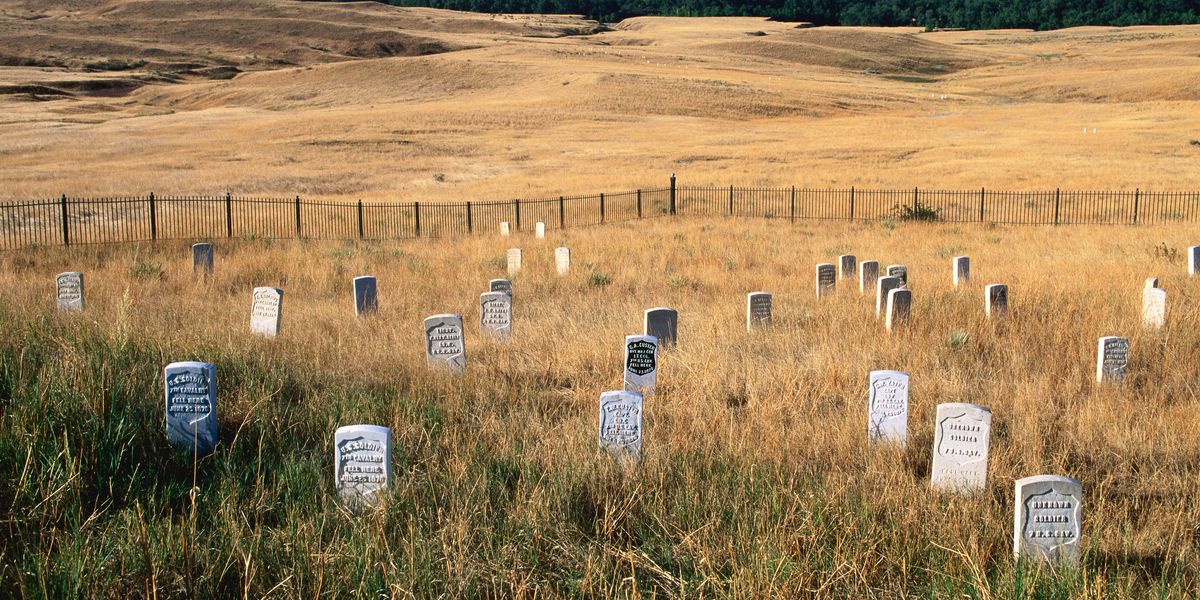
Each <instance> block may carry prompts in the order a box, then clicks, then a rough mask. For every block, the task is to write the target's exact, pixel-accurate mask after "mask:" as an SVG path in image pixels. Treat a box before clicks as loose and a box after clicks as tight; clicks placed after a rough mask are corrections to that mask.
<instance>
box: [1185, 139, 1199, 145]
mask: <svg viewBox="0 0 1200 600" xmlns="http://www.w3.org/2000/svg"><path fill="white" fill-rule="evenodd" d="M1188 143H1189V144H1191V145H1193V146H1200V140H1191V141H1189V142H1188Z"/></svg>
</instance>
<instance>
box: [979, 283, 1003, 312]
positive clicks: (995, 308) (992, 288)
mask: <svg viewBox="0 0 1200 600" xmlns="http://www.w3.org/2000/svg"><path fill="white" fill-rule="evenodd" d="M1007 313H1008V286H1007V285H1004V284H1003V283H993V284H991V285H989V286H987V287H985V288H983V314H985V315H987V317H988V318H989V319H990V318H992V317H1002V316H1004V315H1005V314H1007Z"/></svg>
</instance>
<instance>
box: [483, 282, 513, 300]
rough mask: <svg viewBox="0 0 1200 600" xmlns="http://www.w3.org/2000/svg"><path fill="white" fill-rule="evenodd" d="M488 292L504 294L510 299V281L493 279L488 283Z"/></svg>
mask: <svg viewBox="0 0 1200 600" xmlns="http://www.w3.org/2000/svg"><path fill="white" fill-rule="evenodd" d="M488 290H490V291H493V292H504V293H505V294H508V295H509V296H510V297H511V296H512V293H513V292H512V280H511V279H493V280H491V281H489V282H488Z"/></svg>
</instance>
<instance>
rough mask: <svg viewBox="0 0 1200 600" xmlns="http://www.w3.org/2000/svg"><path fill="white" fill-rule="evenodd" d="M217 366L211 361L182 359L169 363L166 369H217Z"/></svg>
mask: <svg viewBox="0 0 1200 600" xmlns="http://www.w3.org/2000/svg"><path fill="white" fill-rule="evenodd" d="M215 368H216V367H214V366H213V365H212V364H211V363H206V362H200V361H198V360H185V361H180V362H173V363H171V364H169V365H167V367H166V370H168V371H169V370H178V369H215Z"/></svg>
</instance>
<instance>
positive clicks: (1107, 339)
mask: <svg viewBox="0 0 1200 600" xmlns="http://www.w3.org/2000/svg"><path fill="white" fill-rule="evenodd" d="M1114 340H1124V341H1126V342H1128V341H1129V340H1127V339H1125V338H1123V337H1121V336H1119V335H1106V336H1104V337H1102V338H1100V343H1101V344H1104V343H1106V342H1111V341H1114Z"/></svg>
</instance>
